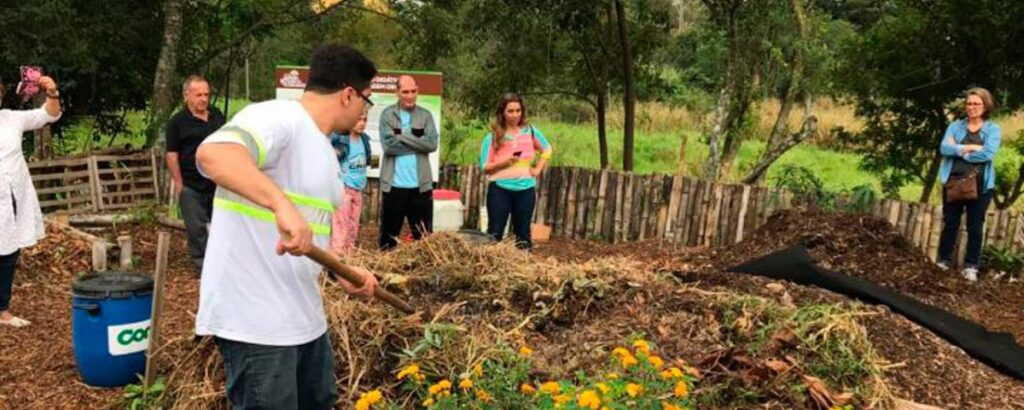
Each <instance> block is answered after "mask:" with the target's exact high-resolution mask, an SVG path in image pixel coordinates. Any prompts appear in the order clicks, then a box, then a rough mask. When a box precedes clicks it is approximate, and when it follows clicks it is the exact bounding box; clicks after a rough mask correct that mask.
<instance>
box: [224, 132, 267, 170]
mask: <svg viewBox="0 0 1024 410" xmlns="http://www.w3.org/2000/svg"><path fill="white" fill-rule="evenodd" d="M217 132H218V133H224V134H229V135H232V136H234V137H237V138H236V139H237V140H238V142H241V143H242V144H244V145H245V146H247V147H249V149H250V150H253V149H254V150H255V151H256V152H255V153H253V154H254V155H253V156H255V157H256V166H257V167H260V168H263V164H265V163H266V162H267V149H266V146H265V145H264V144H263V139H262V138H260V136H259V134H256V133H254V132H252V131H251V130H249V129H248V128H244V127H242V126H240V125H237V124H228V125H226V126H224V127H223V128H221V129H219V130H217Z"/></svg>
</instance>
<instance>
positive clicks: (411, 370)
mask: <svg viewBox="0 0 1024 410" xmlns="http://www.w3.org/2000/svg"><path fill="white" fill-rule="evenodd" d="M419 373H420V366H419V365H417V364H416V363H413V364H410V365H408V366H406V367H405V368H404V369H402V371H400V372H398V376H396V377H398V380H402V379H404V378H406V376H416V375H417V374H419Z"/></svg>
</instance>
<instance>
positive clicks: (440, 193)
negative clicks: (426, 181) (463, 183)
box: [434, 189, 462, 201]
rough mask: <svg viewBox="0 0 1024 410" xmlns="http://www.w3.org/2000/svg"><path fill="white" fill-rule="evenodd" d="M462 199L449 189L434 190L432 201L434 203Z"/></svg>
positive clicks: (457, 193)
mask: <svg viewBox="0 0 1024 410" xmlns="http://www.w3.org/2000/svg"><path fill="white" fill-rule="evenodd" d="M459 199H462V195H460V194H459V191H452V190H450V189H435V190H434V200H435V201H458V200H459Z"/></svg>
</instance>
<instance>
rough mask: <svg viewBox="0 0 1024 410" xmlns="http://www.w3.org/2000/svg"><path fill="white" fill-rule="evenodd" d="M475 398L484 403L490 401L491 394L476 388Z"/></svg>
mask: <svg viewBox="0 0 1024 410" xmlns="http://www.w3.org/2000/svg"><path fill="white" fill-rule="evenodd" d="M476 399H477V400H480V401H482V402H485V403H486V402H489V401H491V395H490V394H487V392H486V391H484V390H483V389H476Z"/></svg>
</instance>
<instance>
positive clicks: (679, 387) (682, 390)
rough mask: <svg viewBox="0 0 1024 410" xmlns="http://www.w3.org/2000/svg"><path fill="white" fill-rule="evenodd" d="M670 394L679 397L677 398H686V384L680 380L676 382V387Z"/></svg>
mask: <svg viewBox="0 0 1024 410" xmlns="http://www.w3.org/2000/svg"><path fill="white" fill-rule="evenodd" d="M672 393H674V394H675V395H676V397H679V398H683V397H686V393H687V387H686V382H685V381H683V380H680V381H678V382H676V387H675V388H674V389H672Z"/></svg>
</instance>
